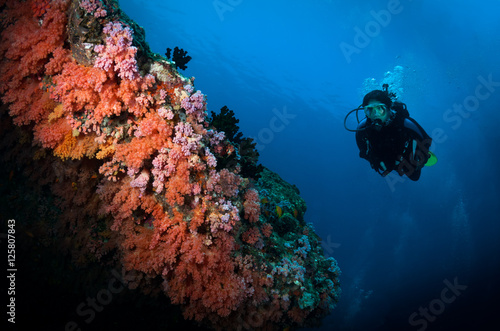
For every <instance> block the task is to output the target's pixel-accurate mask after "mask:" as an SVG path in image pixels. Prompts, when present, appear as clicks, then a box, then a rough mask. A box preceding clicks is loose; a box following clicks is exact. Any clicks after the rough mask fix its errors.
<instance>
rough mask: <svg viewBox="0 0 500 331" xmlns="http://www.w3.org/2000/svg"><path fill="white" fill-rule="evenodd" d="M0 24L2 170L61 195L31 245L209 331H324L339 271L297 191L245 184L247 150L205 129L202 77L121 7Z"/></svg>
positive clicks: (263, 174) (2, 5)
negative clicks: (92, 267) (49, 244)
mask: <svg viewBox="0 0 500 331" xmlns="http://www.w3.org/2000/svg"><path fill="white" fill-rule="evenodd" d="M0 10H1V24H2V27H1V28H2V33H1V38H2V40H1V45H0V59H1V60H0V94H1V100H2V106H1V115H2V117H1V118H2V130H3V133H2V134H3V135H5V136H4V138H3V139H2V140H3V142H2V148H3V157H4V159H7V161H9V162H12V163H15V164H16V166H17V167H19V168H22V167H24V169H25V171H24V174H25V176H29V177H30V178H31V179H32V180H33V181H34V182H36V183H37V184H38V185H41V186H44V187H48V188H49V189H50V190H51V192H52V193H53V194H54V195H55V196H56V197H57V199H56V200H55V202H54V203H55V204H56V205H57V209H58V211H59V214H58V216H57V220H56V221H54V222H45V223H43V222H42V223H43V224H40V225H39V228H40V233H39V234H38V235H40V236H46V237H47V238H49V237H50V238H53V239H54V238H55V239H54V240H53V241H54V243H56V244H57V245H59V247H60V250H61V251H62V252H65V253H67V254H68V255H70V256H71V258H72V263H74V264H75V265H86V264H90V263H97V264H100V265H101V266H102V268H110V267H111V266H112V267H117V266H119V268H120V269H119V270H122V272H123V274H124V275H125V274H126V275H128V276H127V277H125V281H127V283H128V287H129V288H131V289H139V290H141V291H142V292H144V293H148V294H150V295H157V294H162V295H166V296H167V297H168V298H169V299H170V300H171V302H172V303H173V304H176V305H179V306H180V307H181V309H182V311H183V314H184V317H185V318H186V319H194V320H196V321H198V322H200V323H201V324H203V325H206V326H209V327H212V328H215V329H234V328H235V326H236V325H238V326H239V328H243V329H254V330H255V329H280V328H284V327H287V326H288V327H298V326H305V325H317V324H318V323H319V322H320V320H321V319H322V318H323V317H324V316H326V315H327V314H328V313H329V312H330V311H331V309H332V308H333V307H334V306H335V304H336V303H337V301H338V299H339V293H340V286H339V279H338V277H339V274H340V270H339V268H338V266H337V264H336V261H335V260H334V259H333V258H328V259H327V258H325V257H324V255H323V251H322V249H321V245H320V239H319V237H318V236H317V235H316V234H315V233H314V230H313V228H312V226H311V225H310V224H307V223H306V222H305V221H304V213H305V210H306V207H305V203H304V201H303V200H302V199H301V198H300V196H299V193H298V190H297V189H296V188H295V187H294V186H292V185H290V184H288V183H286V182H284V181H283V180H282V179H281V178H280V177H279V176H278V175H277V174H275V173H273V172H271V171H270V170H268V169H266V168H258V167H253V168H252V169H258V170H259V172H258V173H251V172H245V171H242V169H243V168H244V167H245V166H246V165H244V164H243V163H244V162H249V161H248V160H247V158H244V157H243V155H248V154H249V153H247V150H245V149H248V148H251V147H252V146H251V144H250V147H248V146H249V144H246V145H245V146H243V144H242V143H241V140H239V141H231V140H230V139H229V137H226V135H225V133H224V132H223V131H221V130H219V129H218V128H216V127H215V126H214V125H212V124H211V122H210V121H209V119H208V116H207V109H206V100H205V96H204V95H203V93H201V91H199V90H197V89H196V88H195V87H194V84H193V79H191V78H186V77H184V76H182V75H181V74H180V73H179V72H178V71H177V70H176V66H175V64H174V63H173V62H172V61H169V60H168V59H166V58H163V57H161V56H159V55H157V54H154V53H152V52H151V51H150V50H149V47H148V46H147V44H146V43H145V42H144V32H143V31H142V29H141V28H140V27H139V26H137V25H136V24H135V23H134V22H132V21H131V20H130V19H128V18H127V16H126V15H125V14H124V13H123V12H122V11H121V10H120V8H119V6H118V3H117V2H116V1H113V0H102V1H101V0H81V1H79V0H73V1H65V0H36V1H35V0H27V1H13V0H0ZM9 121H11V122H12V123H13V124H14V126H12V125H10V126H9V124H7V122H9ZM14 134H16V135H17V137H18V138H13V137H14V136H13V135H14ZM19 137H21V138H19ZM233 140H235V139H233ZM250 154H251V153H250ZM228 160H230V161H231V162H228ZM251 162H255V160H253V161H251ZM18 222H19V223H22V222H23V220H22V219H19V220H18ZM20 226H22V224H21V225H20ZM31 231H34V230H31ZM131 275H132V276H131Z"/></svg>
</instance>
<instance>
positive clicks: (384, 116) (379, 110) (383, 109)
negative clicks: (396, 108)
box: [363, 100, 389, 123]
mask: <svg viewBox="0 0 500 331" xmlns="http://www.w3.org/2000/svg"><path fill="white" fill-rule="evenodd" d="M363 108H364V110H365V115H366V117H368V118H369V119H371V120H372V121H375V120H380V121H381V122H382V123H385V122H386V121H387V120H388V119H389V110H388V109H387V106H386V105H385V104H383V103H381V102H380V101H377V100H370V102H368V104H367V105H366V106H364V107H363Z"/></svg>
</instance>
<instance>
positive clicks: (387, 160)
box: [356, 112, 432, 181]
mask: <svg viewBox="0 0 500 331" xmlns="http://www.w3.org/2000/svg"><path fill="white" fill-rule="evenodd" d="M356 143H357V145H358V148H359V156H360V157H361V158H363V159H366V160H368V161H369V162H370V165H371V166H372V168H373V169H375V170H376V171H377V172H378V173H380V174H382V175H383V176H385V175H387V174H388V173H389V172H391V171H393V170H396V171H397V172H398V173H399V175H400V176H403V175H406V176H408V178H410V179H411V180H414V181H416V180H418V179H419V178H420V171H421V169H422V167H423V166H424V165H425V163H426V162H427V160H428V158H429V147H430V145H431V143H432V139H431V138H430V137H429V135H428V134H427V133H426V132H425V130H424V129H423V128H422V127H421V126H420V125H419V124H418V123H417V122H416V121H415V120H414V119H412V118H410V117H403V115H400V112H398V113H396V115H395V118H394V119H393V120H392V122H390V123H389V124H388V125H386V126H383V127H382V128H380V129H379V130H377V129H376V128H375V126H374V125H373V123H372V121H371V120H370V119H364V120H363V121H361V123H360V124H359V125H358V131H357V132H356ZM382 162H383V165H382ZM384 165H385V169H384Z"/></svg>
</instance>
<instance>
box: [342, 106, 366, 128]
mask: <svg viewBox="0 0 500 331" xmlns="http://www.w3.org/2000/svg"><path fill="white" fill-rule="evenodd" d="M361 109H363V106H359V107H358V108H355V109H353V110H351V111H350V112H348V113H347V115H346V116H345V118H344V128H345V129H346V130H347V131H349V132H358V131H362V130H364V129H365V128H362V129H349V128H348V127H347V118H348V117H349V116H350V115H351V114H352V113H354V112H356V120H357V121H358V125H359V123H360V122H361V121H360V120H359V114H358V112H359V111H360V110H361Z"/></svg>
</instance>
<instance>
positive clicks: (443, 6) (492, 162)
mask: <svg viewBox="0 0 500 331" xmlns="http://www.w3.org/2000/svg"><path fill="white" fill-rule="evenodd" d="M120 4H121V6H122V8H123V10H124V11H125V12H126V13H127V14H128V15H129V16H130V17H131V18H133V19H134V20H135V21H136V22H138V23H139V24H140V25H141V26H142V27H144V29H145V30H146V37H147V41H148V42H149V44H150V46H151V48H152V50H153V51H154V52H157V53H160V54H164V53H165V49H166V48H167V47H170V48H173V47H175V46H179V47H180V48H183V49H184V50H187V51H188V54H189V55H190V56H192V58H193V59H192V60H191V62H189V63H188V68H187V70H185V71H184V72H183V73H184V75H186V76H195V77H196V81H195V86H196V88H197V89H199V90H201V91H202V92H203V93H205V94H206V95H207V96H208V108H209V110H213V111H218V110H219V109H220V108H221V107H222V106H224V105H227V106H228V107H229V108H230V109H233V110H234V111H235V113H236V116H237V118H239V119H240V127H241V131H242V132H243V133H244V134H245V136H250V137H253V138H255V140H256V141H257V143H258V147H259V151H260V154H261V157H260V161H261V163H262V164H264V165H265V166H267V167H269V168H270V169H271V170H273V171H275V172H277V173H279V174H280V175H281V176H282V177H283V178H284V179H286V180H287V181H288V182H290V183H293V184H295V185H297V186H298V187H299V189H300V191H301V195H302V197H303V198H304V199H305V200H306V202H307V205H308V211H307V213H306V220H307V221H308V222H311V223H313V224H314V226H315V228H316V230H317V232H318V233H319V234H320V235H321V237H322V238H323V240H324V249H325V252H326V254H328V255H330V256H333V257H335V258H336V259H337V261H338V262H339V266H340V267H341V269H342V272H343V273H342V278H341V280H342V290H343V293H342V298H341V301H340V302H339V305H338V307H337V308H336V309H335V310H334V311H333V312H332V314H331V315H330V316H329V317H328V318H326V319H325V321H324V325H323V326H322V328H321V330H420V331H422V330H431V331H432V330H488V328H487V327H486V324H485V323H486V322H490V321H496V318H494V317H493V315H494V314H496V313H497V312H498V311H499V308H500V307H499V303H495V301H496V299H497V297H498V295H499V294H500V291H499V287H500V286H499V284H498V282H499V279H500V278H499V276H500V243H499V241H500V240H499V239H500V217H499V214H500V207H499V202H500V194H499V184H500V179H499V176H498V169H499V167H498V164H499V162H500V157H499V152H500V148H499V146H498V143H499V142H500V130H499V124H500V107H499V106H498V105H499V104H500V62H499V61H498V57H499V54H500V36H499V34H498V31H500V20H498V11H499V9H500V2H499V1H496V0H487V1H482V2H481V3H480V4H478V3H477V2H473V1H470V0H465V1H453V2H451V1H430V0H428V1H423V0H413V1H412V0H401V1H395V0H379V1H359V0H358V1H338V0H330V1H328V0H288V1H285V0H272V1H264V0H253V1H250V0H220V1H201V0H183V1H176V2H174V1H163V0H148V1H146V0H121V1H120ZM384 77H385V81H391V83H392V84H393V87H394V88H398V89H399V90H398V91H399V96H400V100H401V101H403V102H405V103H406V104H407V105H408V109H409V111H410V114H411V116H412V117H413V118H415V119H416V120H417V121H418V122H419V123H420V124H421V125H422V126H423V127H424V128H425V129H426V131H427V132H428V133H429V134H430V135H431V136H433V138H434V143H433V151H434V153H435V154H436V155H437V157H438V159H439V162H438V163H437V164H436V165H435V166H433V167H428V168H425V169H424V170H423V171H422V176H421V178H420V180H419V181H418V182H412V181H410V180H403V181H400V180H399V176H391V177H389V178H382V177H381V176H379V175H378V174H377V173H375V172H374V171H373V170H372V169H371V168H370V166H369V164H368V163H367V162H366V161H365V160H362V159H360V158H359V156H358V150H357V147H356V144H355V140H354V134H353V133H351V132H347V131H346V130H344V127H343V121H344V116H345V115H346V113H347V112H348V111H349V110H351V109H353V108H356V107H357V106H358V105H359V104H360V103H361V99H362V97H363V94H364V93H365V92H366V88H367V81H366V80H367V79H372V80H371V82H372V83H373V82H375V83H374V84H378V87H379V88H380V85H381V83H382V82H384ZM451 288H452V289H451ZM496 323H497V324H498V321H497V322H496Z"/></svg>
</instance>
